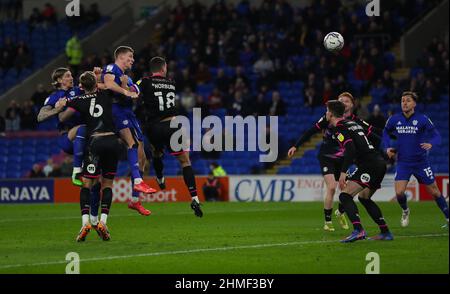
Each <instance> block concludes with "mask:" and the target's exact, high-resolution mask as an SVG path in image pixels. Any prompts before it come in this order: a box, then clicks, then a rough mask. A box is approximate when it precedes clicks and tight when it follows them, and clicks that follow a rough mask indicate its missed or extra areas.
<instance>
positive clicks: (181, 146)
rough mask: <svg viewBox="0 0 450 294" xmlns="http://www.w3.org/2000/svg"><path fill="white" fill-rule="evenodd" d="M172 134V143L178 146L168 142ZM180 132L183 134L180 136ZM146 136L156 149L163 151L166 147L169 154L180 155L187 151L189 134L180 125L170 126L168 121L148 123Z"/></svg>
mask: <svg viewBox="0 0 450 294" xmlns="http://www.w3.org/2000/svg"><path fill="white" fill-rule="evenodd" d="M175 133H176V134H175ZM174 134H175V136H174V137H173V139H174V143H176V145H178V146H175V145H174V146H172V144H171V143H170V141H171V138H172V136H173V135H174ZM181 134H183V135H182V136H180V135H181ZM147 137H148V140H149V142H150V144H151V145H152V147H153V148H154V149H155V150H156V151H159V152H163V151H164V149H165V148H167V150H168V151H169V153H170V154H171V155H180V154H182V153H184V152H187V151H189V134H187V133H186V132H185V131H184V129H183V128H182V126H181V125H178V126H177V127H176V128H171V127H170V121H163V122H156V123H151V124H149V125H148V126H147Z"/></svg>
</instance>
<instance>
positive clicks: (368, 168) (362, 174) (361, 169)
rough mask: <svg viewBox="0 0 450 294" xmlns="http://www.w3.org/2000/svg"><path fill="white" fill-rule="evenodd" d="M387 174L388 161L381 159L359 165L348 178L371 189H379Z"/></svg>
mask: <svg viewBox="0 0 450 294" xmlns="http://www.w3.org/2000/svg"><path fill="white" fill-rule="evenodd" d="M385 174H386V163H385V161H384V160H382V159H381V160H375V161H368V162H364V163H362V164H359V165H357V167H356V170H355V171H354V172H353V173H352V174H351V175H350V176H349V178H348V179H349V181H353V182H356V183H358V184H359V185H361V186H362V187H366V188H369V189H370V190H378V189H380V188H381V182H383V178H384V175H385Z"/></svg>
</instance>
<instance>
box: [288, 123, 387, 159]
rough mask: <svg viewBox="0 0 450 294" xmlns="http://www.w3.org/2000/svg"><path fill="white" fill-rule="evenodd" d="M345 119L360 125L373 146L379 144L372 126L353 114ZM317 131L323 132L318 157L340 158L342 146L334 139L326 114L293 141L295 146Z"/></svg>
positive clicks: (379, 138)
mask: <svg viewBox="0 0 450 294" xmlns="http://www.w3.org/2000/svg"><path fill="white" fill-rule="evenodd" d="M347 120H351V121H354V122H355V123H357V124H358V125H360V126H361V127H362V128H363V130H364V134H365V135H366V136H367V138H368V139H369V141H370V142H371V143H372V145H374V146H375V147H377V146H379V144H380V142H381V137H380V136H379V135H378V134H377V132H376V131H375V128H374V127H373V126H371V125H370V124H368V123H367V122H365V121H364V120H362V119H360V118H359V117H357V116H356V115H354V114H352V115H351V116H350V117H348V118H347ZM319 132H322V134H323V142H322V144H321V145H320V149H319V157H326V158H331V159H342V156H343V153H342V146H340V145H339V144H338V142H337V141H336V138H335V136H334V133H333V132H332V126H330V124H329V123H328V121H327V119H326V115H324V116H322V117H321V118H320V119H319V120H318V121H317V122H316V123H315V124H314V125H313V126H312V127H311V128H310V129H309V130H307V131H306V132H305V133H304V134H303V135H302V136H301V137H300V138H299V139H298V140H297V142H296V143H295V147H297V148H298V147H300V146H301V145H303V144H304V143H306V142H307V141H309V139H311V137H312V136H313V135H314V134H316V133H319Z"/></svg>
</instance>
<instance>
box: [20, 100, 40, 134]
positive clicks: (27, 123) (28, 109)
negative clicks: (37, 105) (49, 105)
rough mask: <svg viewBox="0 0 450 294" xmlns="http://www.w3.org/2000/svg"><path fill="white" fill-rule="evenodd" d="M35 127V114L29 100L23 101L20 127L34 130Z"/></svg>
mask: <svg viewBox="0 0 450 294" xmlns="http://www.w3.org/2000/svg"><path fill="white" fill-rule="evenodd" d="M36 127H37V116H36V113H35V112H34V109H33V104H32V102H31V101H25V102H24V104H23V107H22V111H21V113H20V129H21V130H35V129H36Z"/></svg>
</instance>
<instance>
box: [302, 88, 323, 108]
mask: <svg viewBox="0 0 450 294" xmlns="http://www.w3.org/2000/svg"><path fill="white" fill-rule="evenodd" d="M320 103H321V99H320V97H319V96H318V95H316V90H315V89H314V88H313V87H308V88H305V106H307V107H316V106H319V105H320Z"/></svg>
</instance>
